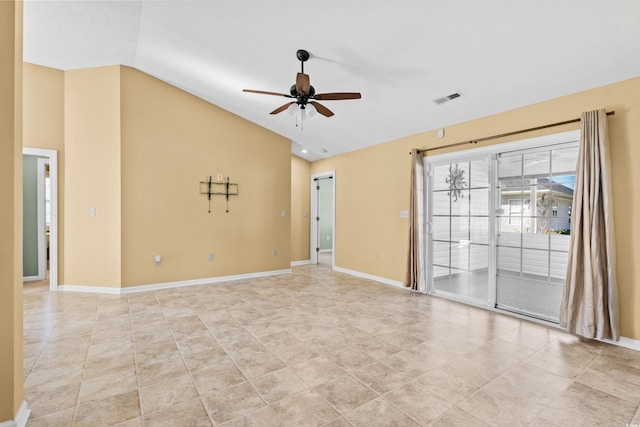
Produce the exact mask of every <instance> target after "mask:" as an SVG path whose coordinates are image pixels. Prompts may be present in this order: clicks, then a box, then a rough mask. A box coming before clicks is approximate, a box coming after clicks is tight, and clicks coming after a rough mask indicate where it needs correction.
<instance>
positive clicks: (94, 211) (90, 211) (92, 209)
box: [89, 208, 96, 216]
mask: <svg viewBox="0 0 640 427" xmlns="http://www.w3.org/2000/svg"><path fill="white" fill-rule="evenodd" d="M89 215H90V216H96V208H91V209H89Z"/></svg>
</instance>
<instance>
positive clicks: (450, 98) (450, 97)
mask: <svg viewBox="0 0 640 427" xmlns="http://www.w3.org/2000/svg"><path fill="white" fill-rule="evenodd" d="M461 96H462V93H460V92H453V93H452V94H451V95H447V96H443V97H442V98H437V99H434V100H433V103H434V104H436V105H442V104H444V103H445V102H449V101H453V100H454V99H456V98H460V97H461Z"/></svg>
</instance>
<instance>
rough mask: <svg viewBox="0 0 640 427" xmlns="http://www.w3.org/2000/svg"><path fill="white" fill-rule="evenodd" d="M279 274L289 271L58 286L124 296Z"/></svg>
mask: <svg viewBox="0 0 640 427" xmlns="http://www.w3.org/2000/svg"><path fill="white" fill-rule="evenodd" d="M281 274H291V269H285V270H272V271H263V272H259V273H248V274H236V275H232V276H218V277H209V278H204V279H193V280H182V281H178V282H164V283H154V284H150V285H140V286H131V287H127V288H115V287H114V288H110V287H106V286H78V285H60V287H59V289H60V290H61V291H63V292H87V293H96V294H112V295H124V294H132V293H135V292H148V291H158V290H162V289H170V288H182V287H185V286H199V285H211V284H214V283H221V282H231V281H235V280H245V279H256V278H260V277H269V276H278V275H281Z"/></svg>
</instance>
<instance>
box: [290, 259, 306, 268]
mask: <svg viewBox="0 0 640 427" xmlns="http://www.w3.org/2000/svg"><path fill="white" fill-rule="evenodd" d="M309 264H311V260H309V259H307V260H304V261H291V267H298V266H300V265H309Z"/></svg>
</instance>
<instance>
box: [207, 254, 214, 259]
mask: <svg viewBox="0 0 640 427" xmlns="http://www.w3.org/2000/svg"><path fill="white" fill-rule="evenodd" d="M207 258H208V259H209V261H213V254H212V253H211V252H209V255H208V257H207Z"/></svg>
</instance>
